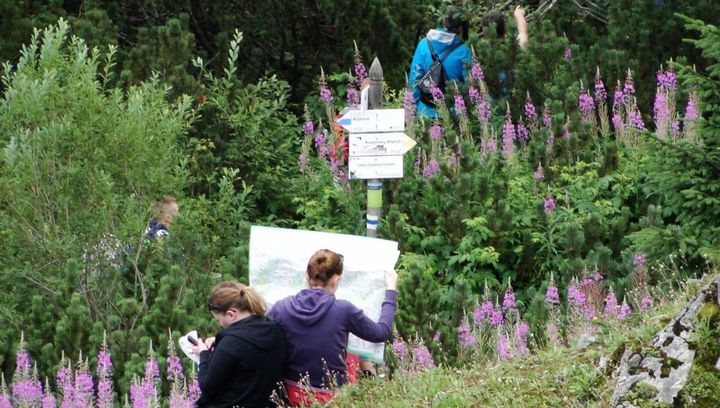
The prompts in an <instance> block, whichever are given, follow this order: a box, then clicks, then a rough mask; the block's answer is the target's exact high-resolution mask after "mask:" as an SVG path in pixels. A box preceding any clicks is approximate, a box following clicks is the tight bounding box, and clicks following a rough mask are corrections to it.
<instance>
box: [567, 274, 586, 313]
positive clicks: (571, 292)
mask: <svg viewBox="0 0 720 408" xmlns="http://www.w3.org/2000/svg"><path fill="white" fill-rule="evenodd" d="M567 296H568V303H569V304H570V306H572V307H573V308H574V309H576V310H577V309H583V308H585V303H586V302H587V299H586V298H585V294H584V293H583V292H582V291H581V290H580V287H579V285H578V283H577V281H574V282H572V283H571V284H570V286H568V294H567Z"/></svg>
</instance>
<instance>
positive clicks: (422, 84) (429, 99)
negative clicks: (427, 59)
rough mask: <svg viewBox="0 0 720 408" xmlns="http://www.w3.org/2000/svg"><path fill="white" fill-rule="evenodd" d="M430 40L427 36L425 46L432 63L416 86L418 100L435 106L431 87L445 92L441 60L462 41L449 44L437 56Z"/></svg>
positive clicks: (443, 70)
mask: <svg viewBox="0 0 720 408" xmlns="http://www.w3.org/2000/svg"><path fill="white" fill-rule="evenodd" d="M431 42H432V41H430V39H429V38H428V39H427V46H428V49H429V50H430V55H432V59H433V63H432V64H431V65H430V67H429V68H428V70H427V72H425V75H423V76H422V77H420V79H419V80H418V82H417V85H416V86H417V87H418V89H420V100H421V101H422V102H423V103H424V104H426V105H428V106H435V102H434V100H433V96H432V91H431V90H432V87H433V86H436V87H438V88H440V90H441V91H443V92H445V69H444V68H443V66H442V62H443V61H445V58H447V56H448V55H450V53H452V52H453V51H454V50H455V49H456V48H457V47H459V46H460V45H462V41H458V42H456V43H454V44H451V45H450V46H449V47H447V49H445V52H444V53H443V55H442V57H439V58H438V56H437V54H435V50H433V47H432V44H431Z"/></svg>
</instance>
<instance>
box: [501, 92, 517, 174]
mask: <svg viewBox="0 0 720 408" xmlns="http://www.w3.org/2000/svg"><path fill="white" fill-rule="evenodd" d="M502 142H503V148H502V155H503V157H504V158H505V160H507V161H511V160H512V158H513V157H514V156H515V125H513V123H512V118H511V117H510V104H508V106H507V111H506V113H505V124H504V125H503V132H502Z"/></svg>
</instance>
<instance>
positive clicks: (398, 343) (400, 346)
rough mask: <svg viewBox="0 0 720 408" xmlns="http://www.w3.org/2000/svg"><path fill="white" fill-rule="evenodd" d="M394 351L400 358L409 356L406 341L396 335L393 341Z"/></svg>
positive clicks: (394, 354)
mask: <svg viewBox="0 0 720 408" xmlns="http://www.w3.org/2000/svg"><path fill="white" fill-rule="evenodd" d="M392 353H393V356H395V358H397V359H398V360H405V359H406V358H407V356H408V349H407V345H406V344H405V342H404V341H403V340H402V339H401V338H398V337H396V338H395V339H394V340H393V342H392Z"/></svg>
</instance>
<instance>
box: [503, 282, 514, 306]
mask: <svg viewBox="0 0 720 408" xmlns="http://www.w3.org/2000/svg"><path fill="white" fill-rule="evenodd" d="M515 303H516V302H515V292H514V291H513V289H512V287H508V288H507V290H506V291H505V295H504V296H503V303H502V307H503V309H505V310H508V309H514V308H515V306H516V305H515Z"/></svg>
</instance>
